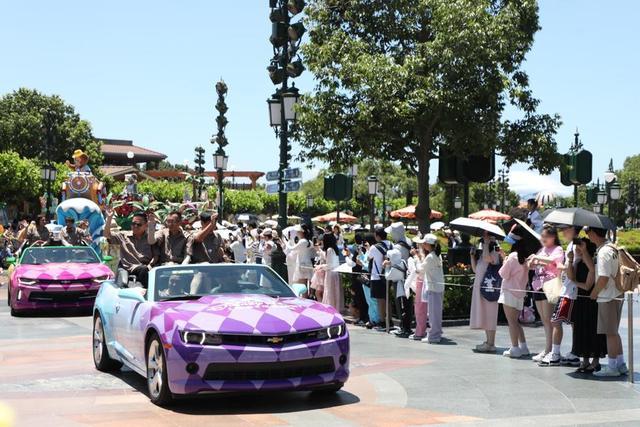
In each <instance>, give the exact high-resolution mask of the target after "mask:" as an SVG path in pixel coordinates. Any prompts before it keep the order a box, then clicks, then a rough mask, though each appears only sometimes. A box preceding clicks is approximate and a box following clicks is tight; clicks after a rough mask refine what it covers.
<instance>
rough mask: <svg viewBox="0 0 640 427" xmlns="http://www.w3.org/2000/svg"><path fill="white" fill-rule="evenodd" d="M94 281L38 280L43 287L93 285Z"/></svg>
mask: <svg viewBox="0 0 640 427" xmlns="http://www.w3.org/2000/svg"><path fill="white" fill-rule="evenodd" d="M91 281H92V279H70V280H61V279H38V284H41V285H70V284H78V283H91Z"/></svg>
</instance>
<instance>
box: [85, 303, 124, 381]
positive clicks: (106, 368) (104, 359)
mask: <svg viewBox="0 0 640 427" xmlns="http://www.w3.org/2000/svg"><path fill="white" fill-rule="evenodd" d="M92 348H93V363H94V365H96V369H97V370H98V371H102V372H112V371H117V370H118V369H120V368H121V367H122V362H119V361H117V360H113V359H112V358H111V357H110V356H109V351H108V350H107V339H106V335H105V334H104V325H103V324H102V318H101V317H100V315H99V314H96V315H95V316H94V318H93V340H92Z"/></svg>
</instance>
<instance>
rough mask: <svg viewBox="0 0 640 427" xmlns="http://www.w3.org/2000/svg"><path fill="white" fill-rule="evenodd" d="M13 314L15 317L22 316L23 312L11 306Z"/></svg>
mask: <svg viewBox="0 0 640 427" xmlns="http://www.w3.org/2000/svg"><path fill="white" fill-rule="evenodd" d="M11 316H13V317H22V313H21V312H19V311H18V310H16V309H15V308H13V307H11Z"/></svg>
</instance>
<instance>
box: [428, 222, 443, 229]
mask: <svg viewBox="0 0 640 427" xmlns="http://www.w3.org/2000/svg"><path fill="white" fill-rule="evenodd" d="M443 227H444V222H442V221H436V222H434V223H432V224H431V225H430V226H429V228H431V230H432V231H438V230H441V229H442V228H443Z"/></svg>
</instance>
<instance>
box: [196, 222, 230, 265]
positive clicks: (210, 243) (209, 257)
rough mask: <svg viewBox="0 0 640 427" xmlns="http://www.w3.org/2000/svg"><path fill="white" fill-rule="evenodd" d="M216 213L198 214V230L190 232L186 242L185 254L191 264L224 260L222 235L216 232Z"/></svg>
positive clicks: (215, 262)
mask: <svg viewBox="0 0 640 427" xmlns="http://www.w3.org/2000/svg"><path fill="white" fill-rule="evenodd" d="M216 218H217V214H214V215H211V214H210V213H208V212H204V213H202V214H200V223H201V224H202V228H201V229H200V231H197V232H195V233H194V234H192V235H191V236H190V237H189V239H188V242H187V255H188V256H189V257H190V259H191V263H192V264H200V263H211V264H218V263H222V262H226V259H225V256H224V250H223V247H222V237H220V235H219V234H218V233H217V232H216Z"/></svg>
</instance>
